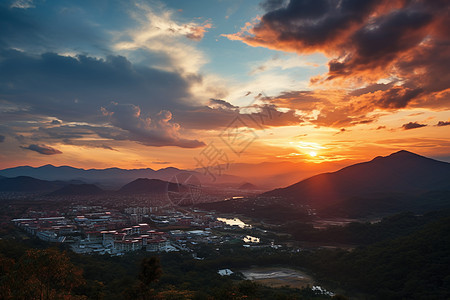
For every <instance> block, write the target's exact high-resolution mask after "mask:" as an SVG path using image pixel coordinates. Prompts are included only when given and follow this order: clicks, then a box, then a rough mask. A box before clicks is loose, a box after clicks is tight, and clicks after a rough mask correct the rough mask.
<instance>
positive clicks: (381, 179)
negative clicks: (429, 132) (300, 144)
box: [261, 151, 450, 215]
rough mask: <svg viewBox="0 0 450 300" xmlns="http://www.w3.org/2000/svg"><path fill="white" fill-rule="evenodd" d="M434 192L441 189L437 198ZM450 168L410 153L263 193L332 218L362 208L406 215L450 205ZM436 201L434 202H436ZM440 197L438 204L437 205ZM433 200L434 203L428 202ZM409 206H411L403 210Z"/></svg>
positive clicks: (437, 193) (380, 158)
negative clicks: (306, 206)
mask: <svg viewBox="0 0 450 300" xmlns="http://www.w3.org/2000/svg"><path fill="white" fill-rule="evenodd" d="M431 191H437V192H436V193H435V194H434V195H433V194H430V192H431ZM447 191H450V164H449V163H446V162H441V161H437V160H433V159H430V158H426V157H423V156H420V155H417V154H414V153H411V152H408V151H399V152H396V153H393V154H391V155H389V156H386V157H376V158H374V159H373V160H371V161H369V162H364V163H359V164H355V165H351V166H348V167H345V168H343V169H341V170H339V171H337V172H332V173H324V174H319V175H316V176H313V177H310V178H308V179H305V180H303V181H300V182H298V183H296V184H293V185H291V186H288V187H286V188H280V189H275V190H272V191H269V192H266V193H264V194H262V195H261V196H263V197H276V198H282V199H284V200H285V201H286V202H287V203H292V204H296V205H305V204H307V205H310V206H311V207H312V208H315V209H317V210H319V211H323V212H327V213H329V214H333V213H340V214H343V215H345V214H348V213H350V211H351V210H352V208H356V207H359V208H360V209H361V210H365V211H364V212H362V211H360V212H358V211H356V212H355V211H353V212H351V213H352V214H356V215H358V214H360V213H361V214H367V213H370V210H371V209H374V210H375V211H376V212H377V213H383V212H395V211H401V210H402V208H408V209H410V208H413V209H414V208H415V207H416V206H417V207H420V206H422V207H426V206H427V205H428V204H430V205H431V207H430V209H435V208H439V207H434V206H439V205H450V199H449V197H448V196H449V195H450V193H448V192H447ZM430 198H431V199H430ZM435 199H438V200H439V201H437V202H438V203H436V201H435V202H433V201H434V200H435ZM426 202H430V203H426ZM403 206H405V207H403Z"/></svg>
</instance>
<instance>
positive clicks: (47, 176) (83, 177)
mask: <svg viewBox="0 0 450 300" xmlns="http://www.w3.org/2000/svg"><path fill="white" fill-rule="evenodd" d="M185 172H188V173H191V174H194V175H195V176H196V177H197V178H198V179H199V180H200V181H201V182H202V183H203V184H211V178H210V177H209V176H208V175H205V174H204V173H201V172H197V171H186V170H181V169H177V168H173V167H168V168H164V169H159V170H153V169H150V168H146V169H131V170H126V169H119V168H108V169H89V170H85V169H80V168H74V167H69V166H61V167H55V166H53V165H45V166H41V167H36V168H35V167H30V166H21V167H14V168H8V169H4V170H0V176H5V177H18V176H29V177H33V178H36V179H41V180H48V181H54V180H61V181H69V180H79V181H82V182H84V183H91V184H96V185H98V186H101V187H103V188H105V189H112V190H115V189H117V188H119V187H121V186H123V185H124V184H126V183H129V182H130V181H132V180H135V179H138V178H148V179H160V180H164V181H170V180H171V179H172V178H173V177H174V176H176V175H178V174H180V173H185ZM242 181H243V180H242V179H241V178H239V177H237V176H231V175H222V176H220V177H219V178H218V180H217V182H218V183H219V182H235V183H236V182H242Z"/></svg>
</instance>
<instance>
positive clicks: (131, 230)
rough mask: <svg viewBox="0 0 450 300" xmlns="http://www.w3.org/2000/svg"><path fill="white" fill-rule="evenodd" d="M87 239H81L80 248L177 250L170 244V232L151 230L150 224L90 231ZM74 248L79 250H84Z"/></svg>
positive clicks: (123, 250) (110, 250)
mask: <svg viewBox="0 0 450 300" xmlns="http://www.w3.org/2000/svg"><path fill="white" fill-rule="evenodd" d="M86 235H87V237H86V239H84V240H82V241H80V243H78V244H77V245H74V246H77V247H78V248H79V249H86V248H91V249H93V251H94V252H106V253H110V254H114V253H116V254H117V253H123V252H129V251H136V250H141V249H144V250H146V251H152V252H159V251H177V249H176V248H175V247H173V246H172V245H171V244H170V241H169V239H168V234H167V233H165V232H160V231H155V230H150V226H149V225H148V224H145V223H144V224H139V225H135V226H132V227H127V228H123V229H121V230H104V231H88V232H86ZM79 249H74V250H75V251H77V252H83V251H80V250H79Z"/></svg>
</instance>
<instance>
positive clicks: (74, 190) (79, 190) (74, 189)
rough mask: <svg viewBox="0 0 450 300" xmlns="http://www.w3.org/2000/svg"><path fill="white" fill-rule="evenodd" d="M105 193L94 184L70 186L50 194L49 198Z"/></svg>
mask: <svg viewBox="0 0 450 300" xmlns="http://www.w3.org/2000/svg"><path fill="white" fill-rule="evenodd" d="M104 193H105V191H104V190H102V189H101V188H99V187H98V186H96V185H94V184H69V185H66V186H64V187H62V188H60V189H58V190H56V191H54V192H52V193H50V194H48V196H86V195H101V194H104Z"/></svg>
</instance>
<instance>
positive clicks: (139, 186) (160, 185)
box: [117, 178, 178, 195]
mask: <svg viewBox="0 0 450 300" xmlns="http://www.w3.org/2000/svg"><path fill="white" fill-rule="evenodd" d="M177 190H178V186H177V184H175V183H172V182H167V181H163V180H159V179H148V178H138V179H136V180H134V181H132V182H130V183H127V184H125V185H124V186H123V187H122V188H120V190H118V191H117V193H119V194H128V195H130V194H131V195H132V194H164V193H167V192H168V191H177Z"/></svg>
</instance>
